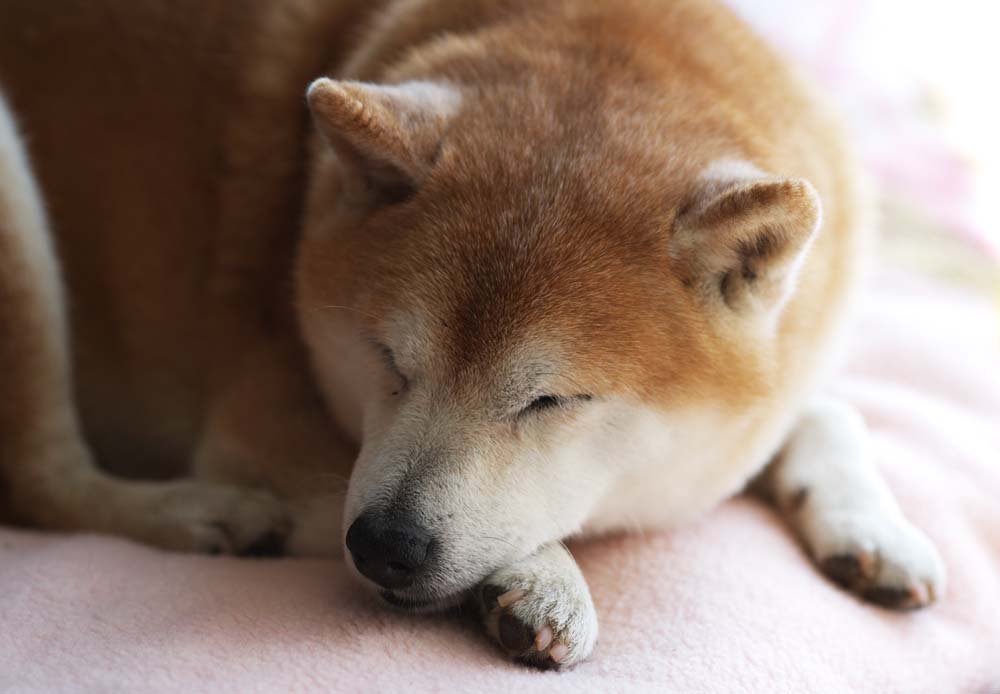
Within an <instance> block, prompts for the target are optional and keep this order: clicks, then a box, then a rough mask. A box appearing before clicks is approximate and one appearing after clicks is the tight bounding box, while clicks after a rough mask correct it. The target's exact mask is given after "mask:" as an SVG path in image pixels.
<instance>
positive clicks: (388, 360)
mask: <svg viewBox="0 0 1000 694" xmlns="http://www.w3.org/2000/svg"><path fill="white" fill-rule="evenodd" d="M378 351H379V355H380V356H381V357H382V361H383V362H384V363H385V367H386V368H387V369H388V370H389V371H390V372H391V373H392V375H393V376H395V377H396V378H398V379H399V382H400V385H399V387H398V388H396V389H395V390H394V391H393V392H392V394H393V395H399V394H400V392H401V391H403V390H405V389H406V386H407V385H409V383H410V381H409V379H407V378H406V374H404V373H403V372H402V371H401V370H400V368H399V365H398V364H397V363H396V357H395V355H394V354H393V353H392V350H391V349H389V348H388V347H386V346H385V345H381V344H380V345H378Z"/></svg>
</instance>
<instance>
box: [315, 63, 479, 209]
mask: <svg viewBox="0 0 1000 694" xmlns="http://www.w3.org/2000/svg"><path fill="white" fill-rule="evenodd" d="M308 100H309V108H310V110H311V111H312V115H313V120H314V121H315V122H316V125H317V127H318V128H319V130H320V132H321V133H322V134H323V136H324V137H325V138H326V140H327V141H328V142H329V143H330V145H331V146H332V147H333V148H334V150H335V151H336V153H337V155H338V157H339V158H340V160H341V161H342V162H343V163H344V164H345V165H347V166H348V167H351V169H352V171H351V173H352V174H357V175H358V176H360V177H361V178H362V179H363V180H364V181H365V182H366V183H368V184H370V187H371V189H372V190H373V191H374V192H376V193H377V194H379V195H382V196H385V197H402V196H405V195H407V194H408V193H409V192H412V190H414V189H415V188H417V187H418V186H419V185H420V183H421V182H422V181H423V179H424V177H425V176H426V175H427V173H428V171H429V170H430V169H431V167H432V166H433V164H434V160H435V158H436V156H437V153H438V151H439V149H440V145H441V138H442V136H443V134H444V131H445V129H446V128H447V126H448V123H449V121H450V120H451V118H452V117H453V116H454V114H455V113H456V111H457V110H458V108H459V106H460V104H461V95H460V93H459V91H458V90H457V89H455V88H453V87H451V86H448V85H444V84H438V83H434V82H404V83H402V84H398V85H378V84H369V83H366V82H352V81H337V80H331V79H327V78H325V77H323V78H320V79H318V80H316V81H315V82H313V83H312V84H311V85H310V87H309V92H308Z"/></svg>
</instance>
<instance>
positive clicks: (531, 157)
mask: <svg viewBox="0 0 1000 694" xmlns="http://www.w3.org/2000/svg"><path fill="white" fill-rule="evenodd" d="M0 84H2V85H3V88H4V91H5V93H6V105H2V104H0V359H2V363H3V366H4V368H3V370H2V372H0V388H2V393H3V398H2V399H0V493H2V495H3V501H2V506H0V508H2V510H3V512H4V515H5V516H6V517H7V518H8V520H10V521H12V522H18V523H22V524H28V525H32V526H36V527H42V528H49V529H54V530H69V531H94V532H110V533H116V534H119V535H123V536H127V537H130V538H133V539H136V540H139V541H143V542H148V543H152V544H155V545H158V546H160V547H164V548H169V549H173V550H183V551H199V552H215V553H218V552H223V553H254V552H263V551H273V550H275V549H279V548H284V550H285V551H287V552H290V553H293V554H330V553H336V552H339V551H340V548H341V547H346V552H345V554H346V556H347V557H348V563H349V564H350V566H351V567H352V569H353V570H356V571H357V572H358V573H359V574H360V576H361V577H362V580H363V581H364V582H365V583H367V584H369V585H371V586H373V587H374V588H375V589H376V590H377V591H378V592H379V594H380V595H381V596H382V598H384V600H385V601H386V602H388V603H391V604H393V605H397V606H402V607H406V608H411V609H431V608H440V607H445V606H449V605H454V604H457V603H459V602H464V601H466V600H472V601H473V602H474V603H475V604H477V605H478V607H479V608H480V609H481V611H482V614H483V618H484V622H485V625H486V629H487V631H488V633H489V634H490V635H491V636H492V637H493V638H494V639H496V641H497V642H498V643H499V644H500V645H501V646H502V647H503V649H505V651H506V652H507V653H508V654H509V655H510V656H511V657H514V658H517V659H519V660H522V661H524V662H527V663H531V664H535V665H540V666H546V667H551V666H560V665H561V666H566V665H571V664H573V663H576V662H579V661H580V660H582V659H584V658H586V657H587V656H588V655H589V654H590V652H591V650H592V649H593V647H594V643H595V640H596V638H597V631H598V626H597V617H596V615H595V612H594V607H593V604H592V602H591V599H590V596H589V594H588V590H587V586H586V583H585V581H584V578H583V576H582V575H581V573H580V571H579V569H578V568H577V566H576V565H575V563H574V561H573V558H572V556H571V555H570V553H569V552H568V551H567V550H566V548H565V547H564V546H563V544H562V543H561V541H562V540H563V539H565V538H567V537H572V536H580V535H592V534H597V533H607V532H613V531H620V530H623V529H631V528H668V527H674V526H677V525H678V524H682V523H685V522H686V521H689V520H690V519H692V518H694V517H696V516H698V515H699V514H703V513H705V512H706V511H708V510H709V509H711V508H712V507H713V506H715V505H716V504H718V503H719V502H720V501H722V500H724V499H726V498H727V497H729V496H731V495H733V494H735V493H738V492H740V491H741V490H742V489H744V488H746V487H748V486H749V487H751V488H753V489H755V490H757V491H759V492H760V493H761V494H763V495H764V496H765V497H767V498H769V499H771V500H772V501H773V503H774V504H775V506H776V507H777V509H778V511H779V512H780V513H782V514H783V515H784V516H785V517H786V518H787V520H788V522H789V523H790V525H791V526H792V527H793V528H794V529H795V531H796V532H797V534H798V535H799V536H800V538H801V540H802V542H803V544H804V546H805V547H806V548H807V550H808V551H809V553H810V554H811V556H812V557H813V559H814V560H815V561H816V563H817V565H818V566H819V567H820V569H822V571H824V572H825V573H826V574H828V575H829V576H830V577H831V578H833V579H834V580H835V581H837V582H839V583H841V584H843V585H844V586H846V587H847V588H848V589H850V590H852V591H854V592H856V593H858V594H859V595H861V596H862V597H864V598H866V599H869V600H871V601H874V602H877V603H881V604H884V605H886V606H889V607H897V608H911V607H919V606H923V605H926V604H928V603H930V602H932V601H933V600H934V599H935V597H937V596H939V595H940V594H941V591H942V590H943V586H944V570H943V566H942V563H941V560H940V558H939V556H938V554H937V552H936V550H935V548H934V547H933V546H932V545H931V543H930V542H929V541H928V540H927V538H926V537H925V536H924V535H923V534H922V533H921V532H920V531H919V530H917V529H916V528H915V527H913V526H912V525H911V524H910V523H909V522H908V521H907V520H906V519H905V518H904V517H903V515H902V513H901V512H900V509H899V507H898V505H897V504H896V502H895V500H894V499H893V497H892V494H891V493H890V491H889V490H888V488H887V487H886V485H885V483H884V482H883V481H882V480H881V479H880V477H879V475H878V473H877V471H876V468H875V466H874V462H873V461H872V460H871V456H870V454H869V450H868V445H867V434H866V431H865V426H864V423H863V422H862V420H861V419H860V418H859V416H858V415H857V414H856V413H855V412H853V411H852V410H851V409H850V407H848V406H847V405H845V404H843V403H841V402H837V401H835V400H832V399H830V398H828V397H826V396H825V395H824V392H823V386H824V381H825V379H826V378H827V376H828V374H829V372H830V368H831V365H832V364H833V363H834V360H835V356H836V352H837V345H838V343H839V341H840V337H841V334H842V332H843V326H844V324H845V317H846V316H847V314H848V310H849V307H850V304H851V299H852V296H853V294H854V293H855V289H856V287H857V284H858V276H859V274H860V270H861V268H862V267H863V265H864V263H863V260H864V256H865V246H866V238H867V228H868V226H869V225H868V219H867V212H866V204H865V195H864V185H863V183H862V181H861V177H860V174H859V172H858V170H857V168H856V167H855V165H854V164H853V162H852V160H851V157H850V155H849V153H848V147H847V146H846V143H845V140H844V137H843V136H842V135H841V133H840V132H839V130H838V128H837V125H836V123H835V122H834V119H833V118H832V117H831V116H830V115H829V114H828V112H827V110H826V109H825V107H824V106H823V105H822V104H821V102H820V100H819V99H818V98H817V97H816V96H815V95H813V94H812V93H811V91H810V89H809V87H808V86H807V85H805V84H804V83H803V82H802V81H801V80H800V79H799V78H798V77H796V75H795V74H794V73H793V72H792V71H791V70H790V69H789V68H788V67H787V66H785V65H783V64H782V63H781V62H780V61H779V60H778V59H776V58H775V57H774V56H773V55H772V54H771V53H770V52H769V51H768V50H767V49H766V48H765V47H764V46H763V45H762V44H761V43H760V42H759V41H758V40H757V39H756V38H754V37H753V36H752V35H751V33H750V32H749V31H748V30H747V29H746V28H745V27H744V26H742V25H741V24H740V22H738V21H737V20H736V19H735V18H734V17H733V16H731V15H730V14H729V13H728V12H727V11H726V10H725V9H723V8H722V7H720V6H717V5H716V4H713V3H712V2H708V1H703V0H616V2H613V3H612V2H593V1H592V0H474V1H473V0H398V1H395V2H388V3H372V2H369V1H365V2H361V1H358V2H352V1H348V0H294V1H290V2H285V3H270V2H266V1H265V0H255V1H253V2H236V1H235V0H231V1H229V2H218V3H202V2H200V0H179V1H178V2H174V3H169V4H163V3H154V2H151V1H150V0H129V1H127V2H126V1H125V0H96V1H95V0H86V1H84V0H70V1H67V2H65V3H61V4H60V6H59V8H58V10H57V9H55V8H54V7H52V6H51V5H50V4H48V3H37V2H34V0H7V2H5V3H4V6H3V8H2V9H0ZM15 117H16V119H17V122H18V124H19V125H18V127H17V128H15V125H14V119H15ZM19 133H20V134H19Z"/></svg>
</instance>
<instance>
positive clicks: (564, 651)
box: [549, 643, 569, 663]
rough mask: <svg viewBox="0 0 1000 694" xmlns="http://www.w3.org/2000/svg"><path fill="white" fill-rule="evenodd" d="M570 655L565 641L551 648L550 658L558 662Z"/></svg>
mask: <svg viewBox="0 0 1000 694" xmlns="http://www.w3.org/2000/svg"><path fill="white" fill-rule="evenodd" d="M567 655H569V648H568V647H567V646H566V644H564V643H556V644H555V645H554V646H552V648H551V649H549V658H551V659H552V660H553V661H554V662H556V663H561V662H562V661H563V660H565V659H566V656H567Z"/></svg>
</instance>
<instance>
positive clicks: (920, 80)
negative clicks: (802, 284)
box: [727, 0, 1000, 321]
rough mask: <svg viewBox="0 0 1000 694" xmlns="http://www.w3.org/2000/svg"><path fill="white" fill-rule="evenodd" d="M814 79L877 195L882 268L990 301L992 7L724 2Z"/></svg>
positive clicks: (997, 247)
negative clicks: (842, 120) (842, 119)
mask: <svg viewBox="0 0 1000 694" xmlns="http://www.w3.org/2000/svg"><path fill="white" fill-rule="evenodd" d="M727 1H728V2H729V4H730V5H731V6H732V7H733V8H734V9H735V10H736V11H737V12H738V13H740V14H741V15H742V16H743V17H744V18H745V19H746V20H748V21H749V22H750V23H751V24H753V25H754V26H755V27H756V28H757V30H758V31H759V32H760V33H762V34H763V35H764V36H765V38H767V39H769V40H770V41H771V42H772V44H774V45H776V46H777V47H778V48H779V49H780V50H782V51H784V52H785V53H786V54H787V55H789V56H790V57H792V58H793V59H794V62H796V63H797V64H798V65H800V66H801V67H802V68H803V69H804V70H805V71H806V72H807V73H809V74H811V75H812V76H813V77H814V78H816V79H818V80H819V81H820V83H821V84H822V85H823V86H824V87H825V88H826V90H827V92H828V93H829V95H830V96H831V97H832V98H833V100H834V102H835V103H836V104H837V105H838V106H839V107H840V109H841V111H842V112H843V113H844V115H845V116H846V117H847V119H848V121H849V123H850V125H851V126H852V128H853V130H854V136H855V141H856V142H857V143H858V144H859V149H860V152H861V154H862V156H863V158H864V160H865V162H866V163H867V165H868V168H869V170H870V172H871V173H872V175H873V178H874V179H875V181H876V183H877V185H878V189H879V196H878V199H879V206H880V212H881V220H880V225H879V226H880V231H881V245H880V255H881V257H882V260H883V263H882V266H881V267H882V268H884V269H892V268H895V269H899V270H903V271H909V272H915V273H920V274H922V275H925V276H928V275H929V276H931V277H933V278H934V279H935V280H941V281H945V282H947V283H950V284H954V285H957V286H960V287H961V288H963V289H965V290H969V291H971V292H974V293H976V294H978V295H980V296H983V297H989V300H991V301H996V302H997V307H998V311H997V315H998V321H1000V88H998V85H1000V79H998V76H997V70H998V68H1000V37H998V36H997V34H996V29H997V26H998V23H1000V21H998V20H1000V4H998V3H993V2H982V1H981V0H949V1H948V2H928V1H926V0H837V1H836V2H828V1H827V0H767V1H766V2H762V1H761V0H727Z"/></svg>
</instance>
